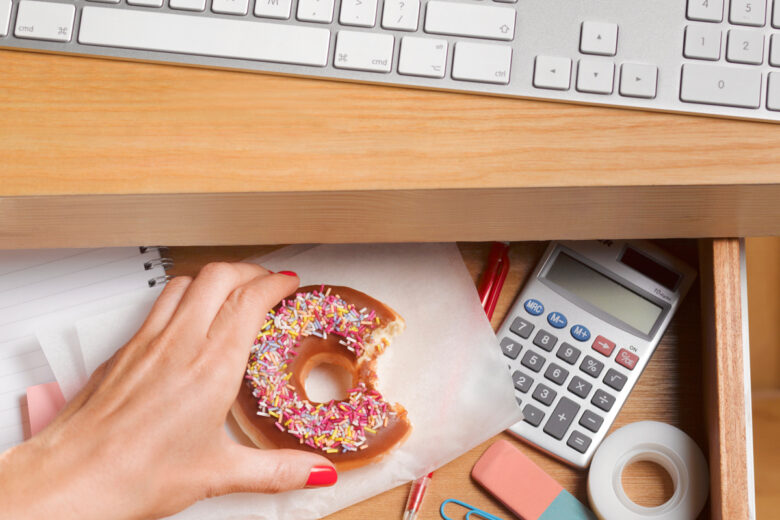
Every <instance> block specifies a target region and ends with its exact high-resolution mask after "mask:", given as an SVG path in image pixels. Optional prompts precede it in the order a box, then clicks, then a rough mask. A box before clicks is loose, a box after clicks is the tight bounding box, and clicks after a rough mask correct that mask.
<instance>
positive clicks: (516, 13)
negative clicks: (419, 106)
mask: <svg viewBox="0 0 780 520" xmlns="http://www.w3.org/2000/svg"><path fill="white" fill-rule="evenodd" d="M0 47H8V48H18V49H28V50H38V51H49V52H61V53H74V54H82V55H95V56H106V57H116V58H122V59H133V60H146V61H161V62H175V63H183V64H190V65H200V66H207V67H220V68H231V69H241V70H250V71H262V72H272V73H282V74H294V75H301V76H314V77H322V78H332V79H343V80H350V81H364V82H371V83H387V84H394V85H402V86H410V87H422V88H434V89H444V90H457V91H466V92H475V93H483V94H494V95H503V96H514V97H524V98H538V99H550V100H557V101H567V102H575V103H585V104H603V105H612V106H622V107H634V108H642V109H648V110H664V111H677V112H688V113H699V114H709V115H715V116H724V117H736V118H745V119H759V120H764V121H774V122H777V121H780V0H687V1H686V0H650V1H648V0H64V1H62V0H61V1H57V0H47V1H43V0H0Z"/></svg>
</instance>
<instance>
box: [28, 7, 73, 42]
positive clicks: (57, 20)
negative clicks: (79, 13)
mask: <svg viewBox="0 0 780 520" xmlns="http://www.w3.org/2000/svg"><path fill="white" fill-rule="evenodd" d="M75 15H76V8H75V7H74V6H73V4H55V3H52V2H38V1H33V0H22V1H21V2H19V9H18V12H17V14H16V27H15V29H14V36H16V37H17V38H32V39H35V40H50V41H55V42H69V41H70V37H71V33H72V32H73V17H74V16H75Z"/></svg>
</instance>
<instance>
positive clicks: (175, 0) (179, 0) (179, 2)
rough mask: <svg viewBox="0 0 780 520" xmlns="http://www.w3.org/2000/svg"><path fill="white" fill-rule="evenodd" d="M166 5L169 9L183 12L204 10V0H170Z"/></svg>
mask: <svg viewBox="0 0 780 520" xmlns="http://www.w3.org/2000/svg"><path fill="white" fill-rule="evenodd" d="M168 5H169V6H170V7H171V9H181V10H183V11H204V10H205V9H206V0H170V2H168Z"/></svg>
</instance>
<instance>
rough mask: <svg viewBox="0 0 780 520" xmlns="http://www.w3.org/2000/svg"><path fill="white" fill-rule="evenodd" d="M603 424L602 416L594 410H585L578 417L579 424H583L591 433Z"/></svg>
mask: <svg viewBox="0 0 780 520" xmlns="http://www.w3.org/2000/svg"><path fill="white" fill-rule="evenodd" d="M602 424H604V418H603V417H602V416H600V415H599V414H597V413H595V412H591V411H590V410H585V411H584V412H583V413H582V417H580V426H584V427H585V428H587V429H589V430H590V431H592V432H593V433H596V432H597V431H599V428H601V425H602Z"/></svg>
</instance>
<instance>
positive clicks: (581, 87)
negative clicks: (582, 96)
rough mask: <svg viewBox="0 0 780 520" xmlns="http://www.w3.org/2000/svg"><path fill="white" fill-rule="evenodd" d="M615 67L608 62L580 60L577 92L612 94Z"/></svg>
mask: <svg viewBox="0 0 780 520" xmlns="http://www.w3.org/2000/svg"><path fill="white" fill-rule="evenodd" d="M614 75H615V66H614V65H613V64H612V63H611V62H608V61H594V60H580V63H579V66H578V67H577V90H578V91H580V92H591V93H593V94H612V84H613V80H614Z"/></svg>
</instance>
